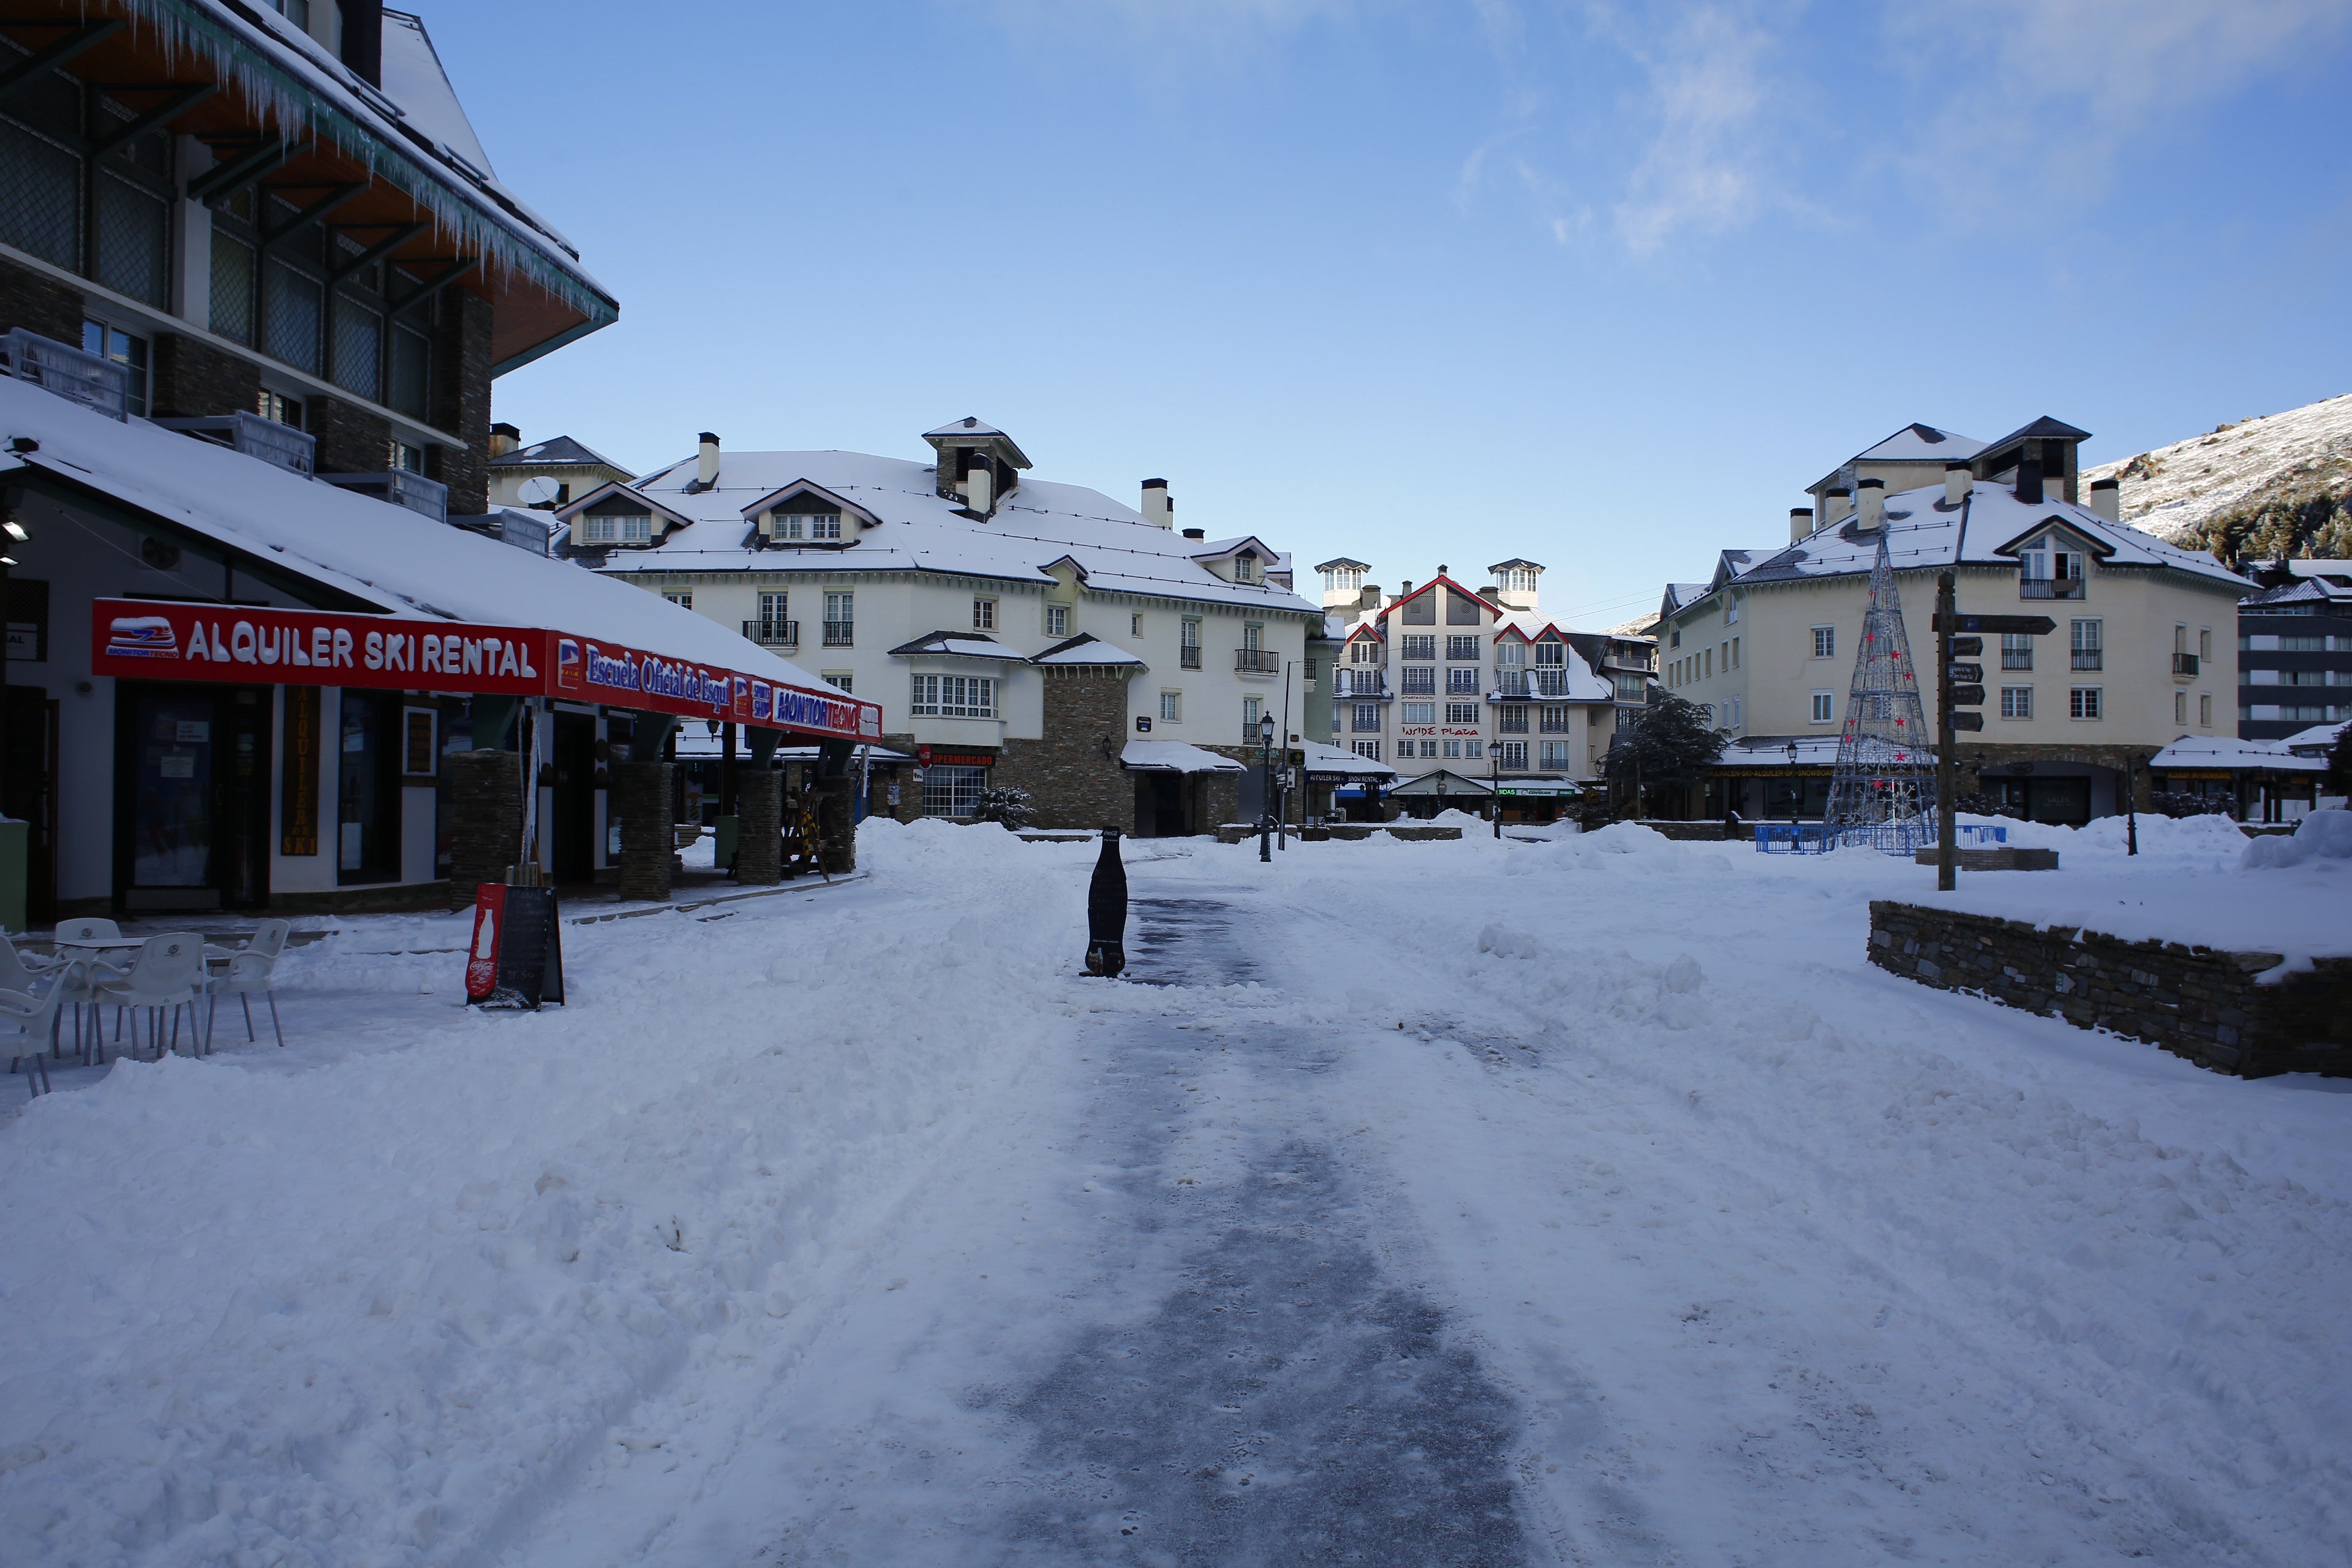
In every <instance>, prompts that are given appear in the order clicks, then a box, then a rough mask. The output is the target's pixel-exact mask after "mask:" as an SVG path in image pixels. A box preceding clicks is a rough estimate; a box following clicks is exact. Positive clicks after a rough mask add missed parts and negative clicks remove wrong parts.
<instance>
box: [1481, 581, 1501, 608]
mask: <svg viewBox="0 0 2352 1568" xmlns="http://www.w3.org/2000/svg"><path fill="white" fill-rule="evenodd" d="M1478 596H1479V597H1480V598H1482V599H1484V600H1486V602H1487V603H1489V604H1500V603H1501V602H1502V599H1503V591H1502V590H1501V589H1500V588H1497V587H1496V586H1495V584H1492V583H1489V584H1486V586H1485V587H1483V588H1481V589H1479V590H1478Z"/></svg>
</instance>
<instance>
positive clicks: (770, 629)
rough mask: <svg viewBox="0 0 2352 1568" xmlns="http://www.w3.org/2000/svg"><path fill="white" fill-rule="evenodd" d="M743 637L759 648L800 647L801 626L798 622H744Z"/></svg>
mask: <svg viewBox="0 0 2352 1568" xmlns="http://www.w3.org/2000/svg"><path fill="white" fill-rule="evenodd" d="M743 635H744V636H745V637H749V638H751V640H752V641H753V642H755V643H758V644H759V645H760V646H761V647H800V646H801V624H800V622H798V621H745V622H744V623H743Z"/></svg>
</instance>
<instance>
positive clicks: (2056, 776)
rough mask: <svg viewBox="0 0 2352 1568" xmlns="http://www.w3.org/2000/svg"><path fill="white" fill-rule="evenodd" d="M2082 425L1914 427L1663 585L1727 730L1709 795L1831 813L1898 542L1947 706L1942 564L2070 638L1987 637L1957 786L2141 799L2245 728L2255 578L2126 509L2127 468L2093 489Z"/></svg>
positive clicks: (1667, 627)
mask: <svg viewBox="0 0 2352 1568" xmlns="http://www.w3.org/2000/svg"><path fill="white" fill-rule="evenodd" d="M2085 439H2087V437H2086V436H2085V434H2084V432H2083V431H2081V430H2078V429H2075V428H2074V427H2073V426H2068V425H2064V424H2062V423H2060V422H2059V421H2057V420H2054V419H2046V418H2045V419H2040V420H2036V421H2035V422H2033V423H2032V424H2031V425H2028V426H2024V427H2023V428H2021V429H2019V430H2016V431H2013V432H2011V434H2009V435H2007V436H2004V437H2001V438H2000V439H1999V440H1997V441H1975V440H1970V439H1969V438H1968V437H1963V436H1958V435H1955V434H1953V433H1952V432H1950V431H1947V430H1939V429H1937V428H1935V427H1933V426H1926V425H1911V426H1906V427H1904V428H1903V429H1901V430H1899V431H1897V432H1895V434H1894V435H1893V436H1891V437H1888V438H1887V439H1886V440H1885V441H1883V442H1880V443H1879V444H1878V445H1876V446H1874V447H1870V448H1869V449H1867V450H1865V451H1864V452H1861V453H1859V454H1857V455H1856V456H1855V457H1853V458H1851V459H1849V460H1848V461H1847V462H1845V463H1843V464H1841V465H1840V466H1839V467H1838V468H1836V469H1834V470H1832V472H1831V473H1830V474H1828V475H1827V476H1825V477H1823V478H1822V479H1820V480H1818V481H1816V482H1815V483H1814V484H1813V485H1812V486H1811V493H1812V495H1813V498H1814V502H1815V504H1814V506H1813V507H1810V508H1798V509H1795V510H1791V511H1790V529H1789V535H1790V537H1789V542H1788V543H1787V544H1786V545H1785V546H1782V547H1779V548H1756V549H1743V550H1727V551H1724V552H1722V553H1721V555H1720V556H1719V557H1718V559H1717V565H1716V569H1715V572H1714V574H1713V575H1712V577H1711V578H1710V579H1709V580H1708V581H1707V582H1706V583H1703V584H1699V583H1692V584H1672V585H1670V586H1669V587H1668V589H1667V590H1666V594H1665V597H1664V603H1663V604H1662V605H1661V606H1660V614H1659V619H1658V622H1657V626H1656V632H1657V637H1658V644H1659V647H1658V655H1659V660H1660V679H1661V682H1662V684H1663V685H1664V689H1666V690H1667V691H1670V692H1672V693H1674V694H1675V695H1676V696H1680V697H1684V698H1687V699H1688V700H1691V701H1693V702H1696V703H1698V704H1700V705H1701V706H1702V707H1703V708H1704V709H1705V710H1706V712H1707V713H1708V715H1709V717H1710V720H1711V721H1712V722H1713V723H1714V724H1715V726H1716V727H1717V729H1718V730H1720V731H1722V732H1723V733H1724V734H1725V735H1726V737H1727V741H1728V744H1727V747H1726V749H1725V752H1724V753H1723V756H1722V758H1721V759H1720V761H1719V762H1718V763H1717V767H1716V769H1715V773H1714V777H1713V779H1712V780H1711V781H1710V783H1709V784H1708V785H1707V786H1706V792H1705V799H1704V801H1703V802H1702V801H1699V800H1696V799H1695V800H1693V801H1692V802H1690V803H1689V809H1690V810H1692V811H1694V812H1704V814H1706V815H1707V816H1718V815H1720V814H1722V813H1723V812H1725V811H1726V810H1732V811H1737V812H1738V813H1739V814H1740V815H1742V816H1751V817H1754V816H1762V817H1781V818H1785V817H1791V816H1809V817H1816V818H1817V817H1819V816H1821V815H1822V810H1823V808H1824V806H1825V805H1826V800H1827V795H1828V785H1829V780H1830V775H1831V771H1832V766H1833V764H1834V763H1835V761H1836V753H1837V742H1838V736H1839V733H1840V731H1841V728H1842V726H1843V722H1844V720H1845V714H1846V693H1847V688H1848V686H1849V685H1850V684H1851V679H1852V673H1853V662H1854V656H1855V651H1856V650H1855V639H1856V637H1858V636H1859V634H1860V631H1861V626H1862V618H1863V611H1864V605H1865V603H1866V600H1867V597H1868V588H1869V580H1870V574H1871V569H1872V565H1873V563H1874V560H1875V559H1876V556H1877V552H1878V547H1879V542H1880V540H1881V539H1882V538H1884V539H1885V542H1886V544H1887V548H1888V551H1889V553H1890V558H1891V561H1892V564H1893V566H1894V569H1895V581H1896V584H1897V587H1898V591H1899V592H1900V594H1901V596H1902V602H1903V610H1904V617H1905V626H1906V632H1907V634H1908V637H1909V638H1910V644H1911V651H1912V657H1913V660H1914V663H1915V665H1916V668H1918V670H1919V671H1920V679H1921V682H1922V686H1923V689H1922V692H1921V697H1922V700H1923V702H1924V704H1925V706H1926V708H1927V714H1928V719H1929V722H1930V723H1933V722H1934V718H1935V703H1936V700H1937V698H1936V692H1935V689H1934V674H1933V672H1934V668H1935V658H1934V652H1933V648H1934V643H1933V640H1932V639H1933V631H1932V626H1931V618H1930V617H1931V612H1932V611H1933V609H1934V605H1935V592H1936V578H1937V574H1938V573H1939V572H1942V571H1944V570H1946V569H1955V570H1956V571H1957V573H1958V605H1959V610H1960V613H1961V614H1963V615H1967V614H1971V613H1976V614H2000V615H2019V614H2027V615H2046V616H2049V617H2050V618H2051V619H2052V620H2053V622H2054V623H2055V625H2056V631H2055V632H2054V634H2053V635H2049V636H2043V637H2021V636H2006V637H1987V638H1986V639H1985V650H1984V655H1983V658H1981V660H1979V661H1972V662H1980V663H1981V664H1982V665H1983V667H1984V679H1983V685H1984V687H1985V689H1986V701H1985V704H1984V707H1983V709H1982V712H1983V714H1984V729H1983V731H1980V732H1978V733H1975V734H1970V735H1969V736H1968V738H1966V739H1963V740H1962V741H1961V742H1959V743H1958V748H1957V761H1958V767H1959V789H1960V791H1961V792H1962V793H1963V794H1980V795H1989V796H1991V797H1994V801H1995V803H1996V804H1998V805H2000V806H2002V807H2003V808H2005V809H2011V810H2016V811H2020V812H2022V813H2023V814H2025V815H2026V816H2030V817H2032V819H2033V820H2036V821H2043V822H2055V823H2068V824H2079V823H2083V822H2087V821H2089V820H2090V819H2092V818H2093V817H2095V816H2109V815H2112V814H2114V813H2116V812H2119V811H2121V810H2123V809H2124V807H2125V805H2126V803H2127V801H2129V800H2132V799H2137V801H2138V803H2139V805H2141V807H2142V808H2143V809H2145V807H2146V805H2147V792H2148V790H2149V788H2150V779H2149V771H2148V769H2149V763H2150V762H2151V760H2153V759H2154V758H2155V757H2156V756H2157V754H2158V752H2161V751H2163V750H2164V749H2165V748H2166V747H2167V746H2168V744H2170V743H2172V742H2175V741H2177V740H2180V739H2183V738H2190V739H2193V738H2196V737H2210V736H2227V735H2230V734H2231V733H2232V732H2233V729H2234V726H2235V723H2236V721H2237V714H2236V713H2235V711H2233V709H2234V707H2235V698H2236V692H2237V689H2238V678H2237V658H2238V653H2237V648H2238V642H2237V636H2236V628H2237V618H2238V600H2239V598H2240V596H2241V595H2243V594H2244V593H2245V592H2246V583H2245V581H2244V579H2242V578H2241V577H2238V576H2237V575H2235V574H2232V573H2231V572H2230V571H2229V570H2227V569H2226V568H2224V567H2223V566H2222V565H2221V563H2219V562H2217V561H2216V560H2214V558H2213V557H2212V556H2211V555H2210V554H2207V553H2204V552H2197V551H2188V550H2182V549H2179V548H2177V547H2175V546H2173V545H2171V544H2168V543H2166V542H2164V541H2163V540H2161V539H2158V537H2156V536H2155V535H2154V534H2152V533H2147V532H2145V531H2142V530H2140V529H2137V528H2134V527H2132V526H2130V525H2128V524H2126V523H2125V522H2122V521H2119V520H2118V516H2117V511H2118V508H2117V505H2116V501H2117V495H2116V488H2115V481H2113V480H2100V481H2097V482H2095V483H2094V484H2093V485H2092V487H2091V491H2092V493H2091V496H2090V498H2089V504H2088V505H2085V504H2083V501H2082V500H2081V499H2080V498H2079V497H2078V495H2077V493H2076V489H2077V473H2078V465H2077V462H2076V456H2075V455H2076V451H2077V449H2078V447H2080V445H2081V443H2082V442H2083V441H2084V440H2085Z"/></svg>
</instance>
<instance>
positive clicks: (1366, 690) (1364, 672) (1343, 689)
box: [1331, 665, 1389, 701]
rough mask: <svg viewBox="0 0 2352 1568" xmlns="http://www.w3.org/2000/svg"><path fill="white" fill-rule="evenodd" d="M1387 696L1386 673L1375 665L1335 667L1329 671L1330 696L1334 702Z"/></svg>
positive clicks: (1387, 683)
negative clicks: (1353, 698) (1350, 698)
mask: <svg viewBox="0 0 2352 1568" xmlns="http://www.w3.org/2000/svg"><path fill="white" fill-rule="evenodd" d="M1388 694H1389V682H1388V672H1387V671H1386V670H1384V669H1381V668H1380V667H1378V666H1377V665H1366V666H1362V667H1360V668H1349V667H1335V668H1333V669H1332V671H1331V696H1332V699H1333V700H1335V701H1336V700H1339V699H1341V698H1346V697H1386V696H1387V695H1388Z"/></svg>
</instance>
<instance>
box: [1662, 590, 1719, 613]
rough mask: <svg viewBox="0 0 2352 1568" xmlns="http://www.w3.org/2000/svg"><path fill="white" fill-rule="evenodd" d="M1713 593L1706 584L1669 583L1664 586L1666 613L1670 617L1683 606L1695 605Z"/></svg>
mask: <svg viewBox="0 0 2352 1568" xmlns="http://www.w3.org/2000/svg"><path fill="white" fill-rule="evenodd" d="M1712 592H1714V584H1708V583H1669V584H1666V613H1667V614H1669V615H1671V614H1673V613H1674V612H1675V611H1676V610H1679V609H1681V608H1682V607H1683V606H1684V605H1695V604H1696V603H1697V602H1698V601H1699V600H1701V599H1704V598H1706V596H1707V595H1708V594H1710V593H1712Z"/></svg>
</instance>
